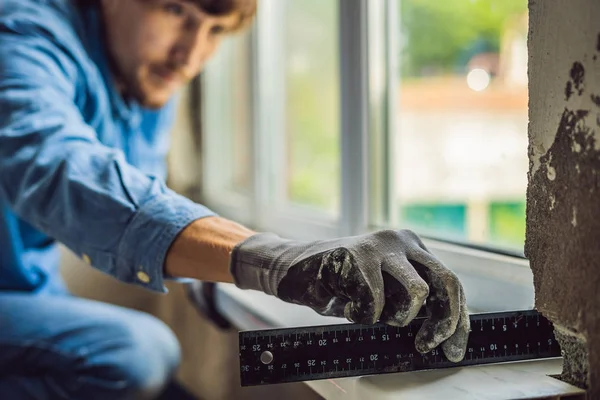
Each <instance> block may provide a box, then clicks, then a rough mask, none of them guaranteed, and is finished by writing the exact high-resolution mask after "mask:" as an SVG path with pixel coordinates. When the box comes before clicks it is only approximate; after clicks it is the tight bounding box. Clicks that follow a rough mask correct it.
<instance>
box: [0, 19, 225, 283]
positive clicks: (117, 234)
mask: <svg viewBox="0 0 600 400" xmlns="http://www.w3.org/2000/svg"><path fill="white" fill-rule="evenodd" d="M77 80H78V76H77V66H76V64H75V62H74V61H73V59H72V57H71V55H69V54H67V53H66V52H64V51H63V50H62V49H60V48H59V47H58V46H56V45H54V44H53V42H52V41H50V40H47V39H45V38H43V37H40V36H39V35H32V36H23V35H15V34H11V33H10V32H7V31H6V30H4V31H3V30H1V29H0V199H1V200H2V201H5V202H8V204H9V205H10V207H11V208H12V209H13V210H14V212H15V213H16V214H17V215H19V217H20V218H22V219H24V220H26V221H28V222H29V223H30V224H32V225H33V226H35V227H36V228H37V229H39V230H40V231H42V232H44V233H46V234H48V235H49V236H52V237H54V238H55V239H57V240H59V241H60V242H62V243H64V244H65V245H66V246H67V247H69V248H70V249H71V250H72V251H74V252H75V253H76V254H78V255H79V256H80V257H82V258H83V259H84V260H86V261H88V262H90V263H91V264H92V265H93V266H94V267H95V268H97V269H99V270H101V271H103V272H105V273H108V274H110V275H113V276H114V277H116V278H117V279H119V280H121V281H124V282H127V283H135V284H138V285H141V286H143V287H146V288H148V289H151V290H154V291H159V292H166V289H165V288H164V284H163V280H164V279H165V276H164V272H163V266H164V261H165V257H166V253H167V251H168V248H169V247H170V245H171V243H172V242H173V240H174V239H175V237H176V236H177V235H178V234H179V233H180V232H181V230H182V229H183V228H184V227H186V226H187V225H188V224H189V223H191V222H192V221H194V220H196V219H199V218H203V217H207V216H212V215H215V214H214V213H213V212H212V211H211V210H209V209H208V208H206V207H204V206H202V205H199V204H196V203H194V202H192V201H191V200H189V199H187V198H185V197H183V196H180V195H178V194H176V193H175V192H173V191H171V190H170V189H168V188H167V187H166V186H165V185H164V183H163V182H162V181H160V180H159V179H156V178H154V177H152V176H148V175H146V174H144V173H142V172H141V171H140V170H138V169H136V168H135V167H133V166H131V165H130V164H128V163H127V162H126V160H125V157H124V155H123V153H122V152H121V151H120V150H117V149H112V148H109V147H107V146H104V145H103V144H101V143H100V142H99V141H98V139H97V137H96V133H95V132H94V130H93V129H92V128H91V127H90V126H89V125H88V124H86V122H85V121H84V120H83V117H82V115H81V113H80V111H79V108H78V107H77V105H76V101H75V98H76V85H77Z"/></svg>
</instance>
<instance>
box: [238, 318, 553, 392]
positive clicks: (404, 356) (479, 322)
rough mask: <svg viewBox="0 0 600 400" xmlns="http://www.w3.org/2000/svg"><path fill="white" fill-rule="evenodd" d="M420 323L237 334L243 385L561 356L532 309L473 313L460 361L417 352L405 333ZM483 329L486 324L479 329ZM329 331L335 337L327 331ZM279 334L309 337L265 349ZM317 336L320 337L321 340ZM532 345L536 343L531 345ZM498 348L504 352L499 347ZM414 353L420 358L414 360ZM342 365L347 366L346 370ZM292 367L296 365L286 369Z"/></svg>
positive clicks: (547, 325)
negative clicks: (370, 335) (265, 357)
mask: <svg viewBox="0 0 600 400" xmlns="http://www.w3.org/2000/svg"><path fill="white" fill-rule="evenodd" d="M422 321H423V320H422V319H419V320H416V321H413V323H411V324H410V325H409V326H408V327H405V328H397V327H395V329H394V328H391V327H389V326H387V325H382V324H379V325H376V326H370V327H364V326H357V325H354V324H343V325H335V326H331V325H330V326H320V327H306V328H284V329H271V330H261V331H250V332H240V341H239V342H240V367H241V371H240V376H241V379H242V385H243V386H251V385H260V384H274V383H283V382H294V381H306V380H315V379H329V378H335V377H341V376H357V375H365V374H380V373H389V372H401V371H411V370H423V369H433V368H448V367H452V366H460V365H477V364H488V363H495V362H505V361H518V360H526V359H536V358H549V357H560V348H559V346H558V343H557V342H556V340H554V335H553V329H552V326H551V324H550V323H549V322H548V321H547V320H545V319H544V318H543V317H540V316H539V314H537V313H536V312H535V311H521V312H512V313H511V312H509V313H497V314H475V315H472V316H471V326H472V332H471V335H470V338H469V344H468V346H467V355H466V357H465V359H464V360H463V361H462V362H461V363H458V364H454V363H450V362H449V361H447V360H446V359H445V356H444V355H443V352H442V351H441V349H435V350H433V351H432V352H429V353H427V354H425V355H421V354H420V353H418V352H416V350H415V349H414V338H413V337H412V336H413V335H410V336H409V335H408V333H412V332H413V331H415V332H416V330H418V328H419V325H420V324H422ZM495 321H498V322H499V321H502V326H499V325H498V324H495V327H494V329H491V327H492V326H494V322H495ZM527 321H529V322H531V321H536V323H535V324H534V323H527ZM485 326H487V327H488V328H485ZM368 328H371V329H372V330H371V331H372V332H374V333H375V336H376V337H375V340H364V337H363V336H362V333H363V329H366V330H367V329H368ZM481 328H484V329H483V333H482V331H481ZM332 331H333V333H334V334H333V335H331V332H332ZM337 331H340V333H343V332H344V331H346V337H348V338H351V340H350V341H349V342H346V341H344V340H339V341H337V342H334V341H333V340H331V338H332V336H333V337H337ZM367 332H368V330H367ZM393 332H398V334H399V335H400V336H399V337H396V335H394V337H392V336H391V334H392V333H393ZM277 335H279V336H282V337H283V342H285V338H286V336H287V337H289V338H290V341H291V338H292V337H296V338H297V339H298V337H299V336H300V337H301V338H302V337H303V338H309V339H303V340H300V341H298V340H297V341H296V342H299V345H298V346H295V345H293V346H292V345H291V344H288V345H284V344H283V342H282V344H281V345H280V344H279V343H277V346H276V347H275V348H267V346H266V345H265V344H266V343H270V342H271V338H272V337H277ZM311 337H313V338H314V341H313V342H312V344H310V342H311V340H310V338H311ZM318 338H322V339H320V341H319V339H318ZM360 338H362V340H361V339H360ZM251 339H254V342H251V343H255V344H256V345H257V347H254V346H253V345H250V346H248V345H245V343H248V340H251ZM535 343H537V346H534V345H533V344H535ZM502 348H503V349H504V351H503V352H502V351H498V350H500V349H502ZM265 350H268V351H270V352H271V353H272V354H271V360H272V362H271V363H269V365H264V364H263V363H262V362H261V361H260V359H261V355H262V354H263V352H264V351H265ZM513 350H514V351H513ZM475 352H476V353H475ZM474 353H475V357H474ZM414 355H419V356H420V357H418V358H415V357H414ZM357 361H358V362H357ZM338 364H341V365H338ZM283 365H286V367H283ZM319 365H322V368H321V369H316V371H314V372H313V371H312V367H313V366H319ZM346 365H347V366H348V368H345V366H346ZM290 367H292V368H294V369H289V368H290ZM285 368H288V370H286V369H285ZM320 370H322V372H321V371H320Z"/></svg>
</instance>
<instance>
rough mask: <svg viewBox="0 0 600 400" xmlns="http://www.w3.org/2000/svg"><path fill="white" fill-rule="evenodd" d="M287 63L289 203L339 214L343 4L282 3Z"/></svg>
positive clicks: (290, 0) (306, 0) (313, 0)
mask: <svg viewBox="0 0 600 400" xmlns="http://www.w3.org/2000/svg"><path fill="white" fill-rule="evenodd" d="M277 1H283V2H284V3H285V13H284V21H282V25H281V27H282V29H283V32H282V33H283V34H284V35H285V39H284V63H285V110H286V116H285V129H286V132H287V136H286V141H287V146H286V148H287V150H286V152H287V154H286V157H285V158H284V160H285V162H286V165H285V171H286V172H285V173H284V174H282V178H283V180H284V182H283V185H284V186H285V187H286V188H287V189H286V190H285V193H286V197H287V200H288V201H290V202H292V203H295V204H300V205H303V206H309V207H313V208H318V209H321V210H324V211H328V212H331V213H334V214H337V213H338V212H339V192H340V144H339V140H340V127H339V102H340V101H339V62H338V59H339V51H338V23H337V19H338V18H337V12H338V5H337V1H332V0H326V1H324V0H277Z"/></svg>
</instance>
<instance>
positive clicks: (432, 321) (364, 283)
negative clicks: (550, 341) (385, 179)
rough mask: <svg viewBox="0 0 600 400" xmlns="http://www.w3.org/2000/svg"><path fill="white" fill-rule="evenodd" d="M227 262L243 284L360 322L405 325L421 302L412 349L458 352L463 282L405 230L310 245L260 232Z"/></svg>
mask: <svg viewBox="0 0 600 400" xmlns="http://www.w3.org/2000/svg"><path fill="white" fill-rule="evenodd" d="M230 268H231V273H232V275H233V277H234V282H235V284H236V285H237V286H238V287H240V288H242V289H254V290H260V291H262V292H265V293H267V294H270V295H274V296H276V297H278V298H280V299H282V300H284V301H287V302H290V303H296V304H303V305H306V306H309V307H311V308H313V309H314V310H315V311H317V312H318V313H320V314H323V315H331V316H339V317H346V318H347V319H349V320H350V321H353V322H356V323H359V324H373V323H375V322H377V321H378V320H380V321H382V322H385V323H387V324H390V325H395V326H404V325H407V324H408V323H409V322H410V321H411V320H412V319H413V318H414V317H415V316H416V315H417V314H418V313H419V310H420V309H421V307H422V306H423V303H424V302H425V300H427V302H426V305H425V307H426V311H427V319H426V321H425V322H424V324H423V326H422V328H421V330H420V331H419V333H418V334H417V336H416V338H415V345H416V348H417V350H418V351H420V352H422V353H426V352H428V351H431V350H432V349H434V348H435V347H437V346H438V345H440V344H442V349H443V351H444V354H445V355H446V357H447V358H448V359H449V360H450V361H454V362H458V361H460V360H462V359H463V357H464V354H465V349H466V346H467V339H468V335H469V327H470V324H469V315H468V313H467V308H466V301H465V296H464V292H463V289H462V286H461V284H460V282H459V281H458V278H457V277H456V275H454V273H453V272H452V271H450V270H449V269H447V268H446V267H445V266H444V265H443V264H442V263H441V262H440V261H438V260H437V259H436V258H435V257H434V256H433V255H432V254H431V253H430V252H429V251H428V250H427V248H426V247H425V245H424V244H423V242H422V241H421V240H420V239H419V238H418V236H417V235H415V234H414V233H413V232H411V231H407V230H402V231H392V230H385V231H380V232H376V233H372V234H367V235H361V236H354V237H347V238H341V239H334V240H325V241H315V242H308V243H305V242H297V241H292V240H286V239H282V238H280V237H279V236H277V235H275V234H272V233H258V234H255V235H254V236H251V237H250V238H248V239H246V240H245V241H243V242H242V243H240V244H238V245H237V246H236V247H235V248H234V249H233V251H232V253H231V265H230Z"/></svg>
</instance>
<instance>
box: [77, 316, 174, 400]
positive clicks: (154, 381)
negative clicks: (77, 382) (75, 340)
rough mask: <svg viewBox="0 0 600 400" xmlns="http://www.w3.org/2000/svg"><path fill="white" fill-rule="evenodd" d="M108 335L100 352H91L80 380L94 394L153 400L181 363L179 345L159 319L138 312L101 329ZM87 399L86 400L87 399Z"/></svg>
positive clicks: (101, 343)
mask: <svg viewBox="0 0 600 400" xmlns="http://www.w3.org/2000/svg"><path fill="white" fill-rule="evenodd" d="M100 331H101V332H104V333H105V336H104V337H103V339H101V340H100V342H99V343H98V349H96V350H93V349H88V350H89V354H88V356H87V357H86V358H87V361H86V365H88V366H89V368H88V370H87V371H85V372H84V374H83V376H81V379H82V381H83V382H85V383H87V385H85V386H87V388H88V389H89V390H90V392H92V391H93V390H94V388H93V387H91V386H94V385H97V386H98V387H97V388H95V389H97V390H99V392H98V393H100V392H104V391H107V392H111V397H110V398H123V399H151V398H153V397H154V396H156V395H157V394H158V393H160V391H161V390H162V389H163V387H164V385H165V384H166V383H168V381H169V380H170V379H171V377H172V375H173V374H174V372H175V370H176V368H177V366H178V365H179V361H180V349H179V343H178V342H177V339H176V338H175V336H174V334H173V333H172V331H171V330H170V329H169V328H168V327H167V326H166V325H165V324H164V323H163V322H161V321H160V320H158V319H156V318H154V317H151V316H149V315H147V314H141V313H135V314H132V315H131V318H128V319H119V320H117V319H115V320H110V321H109V322H106V324H105V325H104V324H103V326H102V327H100ZM86 398H87V397H86Z"/></svg>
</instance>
